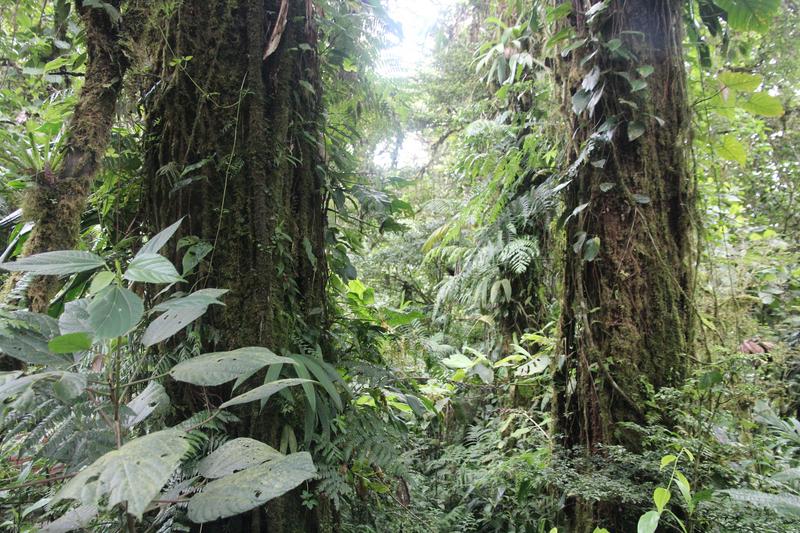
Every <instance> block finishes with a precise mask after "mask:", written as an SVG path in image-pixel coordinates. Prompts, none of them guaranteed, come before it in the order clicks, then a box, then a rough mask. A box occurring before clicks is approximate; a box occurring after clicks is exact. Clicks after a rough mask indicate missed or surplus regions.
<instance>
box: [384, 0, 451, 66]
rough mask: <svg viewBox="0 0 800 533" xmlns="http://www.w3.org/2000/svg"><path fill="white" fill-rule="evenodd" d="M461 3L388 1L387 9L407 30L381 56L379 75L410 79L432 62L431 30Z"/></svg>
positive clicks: (419, 0) (416, 0) (434, 0)
mask: <svg viewBox="0 0 800 533" xmlns="http://www.w3.org/2000/svg"><path fill="white" fill-rule="evenodd" d="M456 2H458V0H388V2H387V8H388V11H389V16H390V17H392V19H394V20H395V21H396V22H397V23H398V24H400V26H401V27H402V29H403V35H402V37H399V38H398V37H396V36H391V37H390V39H391V40H392V41H394V43H393V44H392V45H391V46H389V47H387V48H385V49H384V50H383V52H382V53H381V66H380V68H379V69H378V73H379V74H380V75H381V76H385V77H401V78H404V77H410V76H413V75H414V74H416V73H417V72H418V71H419V70H420V69H421V68H422V67H423V66H425V64H426V63H427V62H429V61H430V57H431V50H432V48H433V40H432V38H431V30H432V29H433V26H434V25H435V24H436V21H437V19H438V18H439V15H441V14H442V12H443V11H444V10H445V9H447V8H448V7H451V6H453V5H454V4H456Z"/></svg>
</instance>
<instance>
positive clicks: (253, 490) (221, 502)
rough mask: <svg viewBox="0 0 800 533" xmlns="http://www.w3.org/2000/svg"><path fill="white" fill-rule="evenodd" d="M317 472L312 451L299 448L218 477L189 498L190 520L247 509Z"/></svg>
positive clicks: (233, 513)
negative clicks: (301, 450) (279, 456)
mask: <svg viewBox="0 0 800 533" xmlns="http://www.w3.org/2000/svg"><path fill="white" fill-rule="evenodd" d="M316 473H317V470H316V468H315V467H314V463H313V462H312V460H311V455H309V454H308V452H300V453H293V454H291V455H287V456H285V457H282V458H280V459H276V460H273V461H269V462H267V463H263V464H260V465H258V466H254V467H252V468H248V469H246V470H242V471H241V472H237V473H235V474H231V475H229V476H226V477H223V478H221V479H217V480H215V481H212V482H211V483H209V484H208V485H207V486H206V487H205V489H203V492H201V493H200V494H197V495H195V496H194V497H193V498H192V499H191V500H189V506H188V508H187V512H188V516H189V520H191V521H192V522H196V523H199V524H202V523H205V522H211V521H213V520H219V519H220V518H227V517H229V516H235V515H238V514H241V513H244V512H246V511H249V510H250V509H254V508H256V507H258V506H260V505H263V504H264V503H265V502H268V501H269V500H271V499H273V498H277V497H278V496H281V495H283V494H286V493H287V492H289V491H290V490H292V489H293V488H295V487H297V486H298V485H300V484H301V483H302V482H304V481H307V480H309V479H311V478H312V477H314V475H315V474H316Z"/></svg>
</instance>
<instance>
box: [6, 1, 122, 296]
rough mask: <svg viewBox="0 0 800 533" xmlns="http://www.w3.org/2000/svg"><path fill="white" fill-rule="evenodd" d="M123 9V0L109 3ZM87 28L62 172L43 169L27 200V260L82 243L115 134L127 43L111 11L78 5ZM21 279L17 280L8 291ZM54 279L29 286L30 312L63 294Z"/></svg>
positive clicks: (25, 205) (36, 178)
mask: <svg viewBox="0 0 800 533" xmlns="http://www.w3.org/2000/svg"><path fill="white" fill-rule="evenodd" d="M108 3H109V4H110V5H111V6H113V8H114V9H116V10H119V9H120V3H121V1H120V0H111V1H109V2H108ZM76 4H77V7H78V10H79V13H80V16H81V19H82V21H83V24H84V28H85V29H86V47H87V54H88V62H87V67H86V75H85V82H84V84H83V87H82V88H81V91H80V95H79V96H78V103H77V105H76V107H75V111H74V112H73V114H72V117H71V119H70V121H69V125H68V126H67V132H66V136H67V143H66V148H65V153H64V154H63V158H62V160H61V161H62V162H61V164H60V166H59V167H58V168H44V169H39V171H38V172H37V173H36V175H35V176H34V179H33V182H34V185H33V187H31V188H30V189H29V190H28V192H27V193H26V195H25V198H24V200H23V216H24V217H25V218H26V219H27V220H29V221H31V222H33V223H34V224H35V225H34V227H33V229H32V230H31V234H30V236H29V237H28V240H27V242H26V243H25V248H24V250H23V255H33V254H38V253H42V252H50V251H54V250H69V249H71V248H73V247H75V245H76V244H77V241H78V236H79V233H80V222H81V215H82V214H83V211H84V208H85V207H86V200H87V198H88V196H89V193H90V192H91V188H92V183H93V180H94V178H95V176H96V175H97V171H98V170H99V168H100V164H101V162H102V159H103V155H104V153H105V150H106V146H107V145H108V141H109V137H110V135H111V126H112V125H113V123H114V115H115V110H116V105H117V99H118V98H119V93H120V91H121V89H122V81H123V78H124V76H125V71H126V70H127V68H128V59H127V57H126V56H125V51H124V48H123V43H122V26H121V25H120V24H118V23H115V22H114V21H112V20H111V18H110V17H109V14H108V11H106V10H105V9H102V8H97V7H90V6H88V5H84V4H83V2H80V1H79V2H76ZM17 280H18V278H17V277H15V276H12V278H11V279H10V280H9V282H8V283H7V287H6V290H10V289H12V288H13V285H14V284H15V283H16V281H17ZM58 287H59V282H58V279H57V278H56V277H55V276H42V277H39V278H37V279H36V280H34V281H33V282H32V283H31V285H30V286H29V287H28V291H27V294H28V300H29V305H30V307H31V309H33V310H34V311H39V312H43V311H46V310H47V307H48V306H49V304H50V299H51V298H52V297H53V296H54V294H55V292H56V291H57V290H58Z"/></svg>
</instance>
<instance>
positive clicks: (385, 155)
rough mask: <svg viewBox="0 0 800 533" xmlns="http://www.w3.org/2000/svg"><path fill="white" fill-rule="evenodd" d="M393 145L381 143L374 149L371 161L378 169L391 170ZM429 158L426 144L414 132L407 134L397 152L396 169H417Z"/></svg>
mask: <svg viewBox="0 0 800 533" xmlns="http://www.w3.org/2000/svg"><path fill="white" fill-rule="evenodd" d="M393 150H394V143H393V142H392V143H389V142H385V141H384V142H382V143H380V144H379V145H378V147H377V148H376V149H375V156H374V157H373V161H374V162H375V164H376V165H377V166H378V167H381V168H384V169H390V168H392V151H393ZM429 158H430V154H429V152H428V144H427V143H426V142H425V139H423V138H422V136H420V135H419V134H418V133H416V132H413V131H412V132H408V133H406V135H405V137H404V138H403V143H402V144H401V145H400V150H398V151H397V168H419V167H421V166H423V165H425V164H426V163H427V162H428V159H429Z"/></svg>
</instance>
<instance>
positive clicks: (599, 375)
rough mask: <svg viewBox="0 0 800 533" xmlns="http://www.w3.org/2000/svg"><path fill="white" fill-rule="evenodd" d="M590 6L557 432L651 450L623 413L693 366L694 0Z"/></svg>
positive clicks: (624, 524)
mask: <svg viewBox="0 0 800 533" xmlns="http://www.w3.org/2000/svg"><path fill="white" fill-rule="evenodd" d="M590 8H591V5H590V3H589V2H582V1H580V0H573V15H571V16H570V18H569V21H568V24H569V25H571V26H572V28H573V29H574V30H575V33H576V34H577V37H576V39H583V38H587V41H586V43H585V44H584V45H583V46H581V47H579V48H577V49H575V50H574V51H572V52H571V54H570V55H569V58H568V59H566V60H564V61H562V62H561V64H560V65H559V66H558V69H557V72H558V76H560V79H561V83H562V88H563V91H564V92H563V94H564V100H565V102H564V107H565V108H566V109H567V110H568V111H567V114H568V115H569V117H570V119H569V128H570V138H571V143H570V162H571V163H572V167H571V174H572V175H571V178H572V183H571V184H570V186H569V189H568V192H567V196H566V213H567V214H572V215H571V216H570V218H569V219H568V221H567V223H566V232H567V243H566V244H567V249H566V254H565V271H564V287H563V290H564V294H563V307H562V317H561V345H560V346H561V350H562V353H563V356H564V358H563V361H561V362H559V366H558V368H557V370H556V375H555V393H554V405H553V410H554V412H553V415H554V416H553V419H554V421H555V426H556V427H555V430H556V431H555V434H557V435H558V444H560V445H561V446H563V447H565V448H568V449H570V448H581V449H585V450H586V451H587V453H590V454H597V453H602V445H623V446H625V447H626V448H628V449H629V450H631V451H637V450H639V449H640V447H641V442H640V440H639V436H638V434H636V433H633V432H630V431H626V430H625V429H624V428H623V427H621V426H620V422H637V423H643V422H644V416H643V415H644V410H645V401H646V399H647V398H648V397H649V396H650V395H651V394H652V392H653V391H654V390H658V389H660V388H662V387H667V386H675V385H679V384H680V383H681V382H682V380H683V378H684V374H685V368H686V360H687V355H688V354H689V353H691V351H692V349H693V310H692V278H693V267H692V265H693V261H692V255H693V249H694V246H693V238H692V235H693V232H692V217H693V213H694V185H693V180H692V178H691V176H690V174H689V172H688V169H687V163H686V155H685V154H686V151H687V149H688V139H689V111H688V102H687V93H686V82H685V72H684V63H683V52H682V39H683V31H682V27H683V19H682V2H680V1H678V0H625V1H623V0H611V1H610V3H609V4H608V8H607V10H606V11H605V12H602V11H601V12H600V13H599V14H595V16H594V18H592V14H593V13H592V12H591V11H590ZM587 14H588V16H587ZM618 45H619V46H618ZM592 54H593V55H592ZM595 68H596V69H597V70H595ZM594 76H597V78H596V81H595V80H593V79H592V77H594ZM629 80H630V81H629ZM642 83H646V85H647V86H646V88H642ZM587 87H592V88H591V89H589V90H586V88H587ZM582 90H583V91H584V92H583V93H580V91H582ZM598 91H600V92H601V94H598ZM579 93H580V94H579ZM594 97H596V100H595V101H594V103H593V104H592V103H588V102H591V100H593V99H594ZM584 98H585V99H584ZM576 111H577V113H576ZM642 128H643V131H642ZM595 238H597V239H599V244H600V248H599V254H598V255H597V256H596V257H595V258H594V259H593V260H592V248H591V247H592V245H593V244H595V243H597V241H593V242H592V243H591V244H587V243H589V241H591V240H592V239H595ZM570 514H571V516H570V529H569V530H570V531H578V532H580V531H591V529H592V528H593V527H594V526H601V527H607V528H609V529H611V530H613V531H635V529H636V522H635V520H636V518H638V517H636V516H630V513H629V514H627V515H626V513H625V512H624V509H622V508H621V507H618V506H617V505H616V504H615V503H614V502H601V503H598V504H595V505H592V504H591V502H581V501H577V502H575V503H574V505H573V506H572V508H571V510H570Z"/></svg>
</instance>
